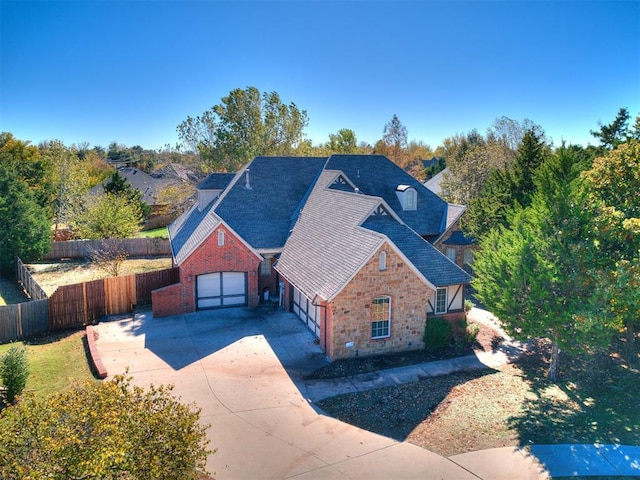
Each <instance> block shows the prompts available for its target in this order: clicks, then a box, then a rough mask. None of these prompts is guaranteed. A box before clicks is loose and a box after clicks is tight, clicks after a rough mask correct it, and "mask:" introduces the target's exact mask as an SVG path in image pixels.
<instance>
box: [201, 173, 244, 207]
mask: <svg viewBox="0 0 640 480" xmlns="http://www.w3.org/2000/svg"><path fill="white" fill-rule="evenodd" d="M233 177H235V173H212V174H211V175H209V176H208V177H207V178H205V179H204V180H203V181H202V182H201V183H200V185H198V186H197V187H196V188H197V190H198V210H200V211H202V210H204V209H205V208H207V205H209V204H210V203H211V202H213V201H214V200H215V199H216V198H218V197H219V196H220V194H221V193H222V192H223V191H224V189H225V188H227V186H228V185H229V183H231V180H233Z"/></svg>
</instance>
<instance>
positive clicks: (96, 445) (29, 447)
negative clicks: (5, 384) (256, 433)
mask: <svg viewBox="0 0 640 480" xmlns="http://www.w3.org/2000/svg"><path fill="white" fill-rule="evenodd" d="M199 420H200V410H199V409H198V408H196V406H195V405H193V404H191V405H184V404H182V403H180V402H179V400H178V399H176V398H175V397H174V396H173V394H172V387H167V386H160V387H155V386H151V387H150V388H149V389H147V390H145V389H143V388H141V387H137V386H132V385H131V383H130V379H128V378H125V377H123V376H118V377H116V378H115V379H114V380H113V381H106V382H100V383H99V382H95V383H87V384H85V385H83V386H77V385H76V386H73V387H71V388H70V389H68V390H66V391H63V392H59V393H55V394H53V395H51V396H49V397H48V398H45V399H43V400H38V399H36V398H35V397H33V396H32V397H28V398H25V399H24V400H23V401H21V402H20V403H18V404H17V405H15V406H12V407H10V408H7V409H5V410H3V411H2V414H1V415H0V425H1V426H2V428H0V478H3V479H4V480H13V479H15V480H18V479H25V478H51V479H60V480H63V479H69V478H76V479H81V478H82V479H95V480H98V479H101V480H121V479H166V480H170V479H175V480H182V479H187V480H188V479H195V478H197V471H204V470H205V464H206V459H207V456H208V454H210V453H212V452H211V451H209V450H208V443H209V442H208V440H207V432H206V429H207V426H204V425H202V424H201V423H200V422H199Z"/></svg>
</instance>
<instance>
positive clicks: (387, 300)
mask: <svg viewBox="0 0 640 480" xmlns="http://www.w3.org/2000/svg"><path fill="white" fill-rule="evenodd" d="M390 327H391V297H389V296H387V295H383V296H381V297H377V298H374V299H373V303H372V304H371V338H385V337H388V336H389V335H390V331H391V330H390Z"/></svg>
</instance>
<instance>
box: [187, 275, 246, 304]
mask: <svg viewBox="0 0 640 480" xmlns="http://www.w3.org/2000/svg"><path fill="white" fill-rule="evenodd" d="M196 298H197V306H198V310H201V309H204V308H220V307H238V306H244V305H247V274H246V273H245V272H215V273H207V274H206V275H198V277H197V278H196Z"/></svg>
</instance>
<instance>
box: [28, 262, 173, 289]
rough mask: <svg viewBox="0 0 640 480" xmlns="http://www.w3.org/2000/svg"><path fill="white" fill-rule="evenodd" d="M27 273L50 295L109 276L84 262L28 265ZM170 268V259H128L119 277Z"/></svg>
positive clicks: (92, 264)
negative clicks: (62, 287)
mask: <svg viewBox="0 0 640 480" xmlns="http://www.w3.org/2000/svg"><path fill="white" fill-rule="evenodd" d="M28 268H29V271H30V272H31V274H32V275H33V278H35V280H36V282H38V284H39V285H40V286H41V287H42V289H43V290H44V291H45V292H46V293H47V295H51V294H52V293H53V292H55V291H56V288H58V287H59V286H60V285H71V284H74V283H82V282H89V281H91V280H99V279H101V278H105V277H108V276H109V275H108V274H107V273H105V272H104V271H103V270H101V269H100V268H98V267H97V266H96V265H95V264H94V263H92V262H88V261H86V260H82V259H80V260H63V261H60V262H38V263H32V264H29V265H28ZM166 268H171V258H157V257H154V258H128V259H126V260H125V261H124V263H123V264H122V269H121V275H132V274H135V273H146V272H153V271H155V270H164V269H166Z"/></svg>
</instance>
